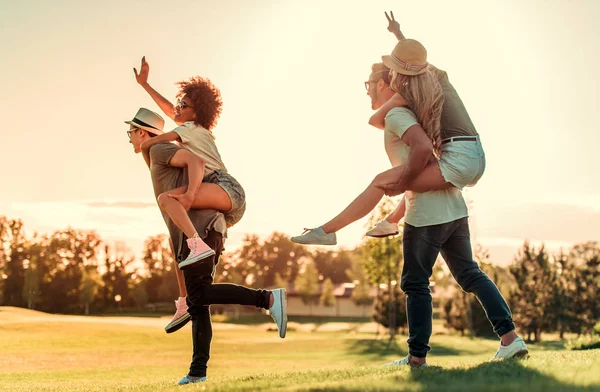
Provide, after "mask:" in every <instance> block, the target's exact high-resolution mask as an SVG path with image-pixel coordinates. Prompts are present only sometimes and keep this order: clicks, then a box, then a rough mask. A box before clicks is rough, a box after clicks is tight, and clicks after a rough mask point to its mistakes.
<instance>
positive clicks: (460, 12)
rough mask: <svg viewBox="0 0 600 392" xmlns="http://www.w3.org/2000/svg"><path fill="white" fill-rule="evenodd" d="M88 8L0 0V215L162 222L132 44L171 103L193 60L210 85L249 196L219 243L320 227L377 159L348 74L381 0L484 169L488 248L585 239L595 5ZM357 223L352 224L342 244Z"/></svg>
mask: <svg viewBox="0 0 600 392" xmlns="http://www.w3.org/2000/svg"><path fill="white" fill-rule="evenodd" d="M89 4H91V2H87V1H59V0H56V1H53V2H48V1H30V0H21V1H15V0H13V1H1V2H0V53H2V60H1V61H0V86H2V87H1V90H0V91H2V94H0V108H2V109H1V110H2V111H1V113H2V119H3V122H2V124H3V126H2V130H1V131H0V132H2V138H1V142H0V143H1V146H2V149H1V153H0V167H1V168H2V181H1V183H0V215H7V216H8V217H9V218H20V219H23V220H24V222H25V226H26V228H27V229H29V230H38V231H42V232H50V231H52V230H55V229H59V228H64V227H66V226H68V225H70V226H73V227H76V228H80V229H95V230H97V231H98V232H99V233H100V234H101V235H102V237H103V238H105V239H108V240H111V241H113V240H123V241H126V242H127V243H128V244H129V245H130V246H131V247H132V249H133V251H135V252H136V253H139V249H140V248H141V244H142V242H143V240H144V239H145V238H146V237H147V236H149V235H153V234H157V233H163V232H166V228H165V226H164V223H163V221H162V218H161V216H160V214H159V211H158V207H157V206H156V203H155V201H154V199H153V193H152V186H151V182H150V177H149V172H148V169H147V167H146V165H145V164H144V162H143V159H142V157H141V155H135V154H134V153H133V149H132V147H131V145H130V144H129V143H128V140H127V136H126V134H125V131H126V130H127V129H128V127H127V125H125V124H124V123H123V121H124V120H129V119H131V118H132V117H133V115H134V114H135V112H136V111H137V109H138V108H139V107H147V108H149V109H152V110H155V111H159V109H158V108H157V106H156V105H155V104H154V103H153V101H152V100H151V99H150V97H149V96H148V95H147V94H146V93H145V92H144V91H143V89H142V88H141V87H140V86H139V85H137V84H136V82H135V79H134V75H133V70H132V68H133V67H139V64H140V59H141V57H142V56H144V55H145V56H146V59H147V60H148V62H149V63H150V78H149V81H150V84H151V85H152V86H153V87H154V88H156V89H157V90H158V91H159V92H161V93H162V94H163V95H164V96H166V97H168V98H171V99H172V98H174V96H175V93H176V86H175V84H174V83H175V82H176V81H179V80H183V79H186V78H188V77H190V76H193V75H202V76H206V77H209V78H210V79H211V80H212V81H213V82H214V83H215V84H216V85H217V86H218V87H219V88H220V89H221V92H222V94H223V100H224V108H223V115H222V117H221V119H220V121H219V123H218V125H217V128H216V129H215V135H216V137H217V140H216V142H217V145H218V146H219V149H220V151H221V155H222V157H223V159H224V162H225V164H226V166H227V168H228V169H229V171H230V172H231V173H232V174H233V175H234V176H235V177H236V178H237V179H238V180H239V181H240V182H241V184H242V185H243V186H244V188H245V190H246V194H247V203H248V209H247V212H246V215H245V217H244V218H243V220H242V221H241V222H240V223H239V224H238V225H236V226H235V227H234V228H233V229H232V230H231V231H230V235H229V236H230V240H229V242H228V243H227V244H226V245H227V248H228V250H231V249H233V248H235V247H236V246H238V245H239V244H240V242H241V238H242V237H243V235H244V234H246V233H257V234H259V235H261V236H266V235H268V234H270V233H271V232H273V231H282V232H285V233H287V234H289V235H295V234H299V233H300V232H301V231H302V228H304V227H315V226H318V225H320V224H322V223H324V222H325V221H327V220H328V219H329V218H331V217H333V216H334V215H335V214H337V213H338V212H339V211H341V209H342V208H343V207H344V206H345V205H346V204H347V203H348V202H349V201H351V200H352V199H353V198H354V197H355V196H356V195H358V193H359V192H360V191H362V190H363V189H364V187H365V186H366V185H368V184H369V182H370V181H371V179H372V178H373V177H374V175H376V174H377V173H379V172H381V171H383V170H386V169H388V168H389V161H388V159H387V156H386V154H385V150H384V148H383V135H382V132H381V131H379V130H377V129H374V128H372V127H370V126H369V125H368V124H367V121H368V118H369V116H370V114H371V113H372V112H371V109H370V101H369V98H368V97H367V95H366V93H365V89H364V86H363V81H365V80H366V79H367V77H368V75H369V71H370V66H371V64H372V63H374V62H378V61H380V58H381V55H382V54H388V53H389V52H390V51H391V49H392V48H393V46H394V44H395V38H394V36H393V35H392V34H390V33H389V32H388V31H387V30H386V27H387V22H386V19H385V16H384V14H383V12H384V11H386V10H394V14H395V15H396V18H397V19H398V20H399V21H400V24H401V27H402V30H403V32H404V33H405V35H406V36H407V37H410V38H415V39H418V40H419V41H421V42H422V43H423V44H424V45H425V47H426V48H427V50H428V53H429V61H430V62H431V63H433V64H435V65H436V66H438V67H439V68H442V69H444V70H446V71H447V72H448V74H449V76H450V80H451V82H452V83H453V84H454V86H455V88H456V89H457V91H458V93H459V94H460V96H461V97H462V99H463V101H464V102H465V104H466V106H467V109H468V110H469V114H470V116H471V118H472V119H473V121H474V123H475V126H476V127H477V129H478V131H479V133H480V134H481V139H482V142H483V146H484V149H485V151H486V156H487V171H486V174H485V175H484V177H483V178H482V180H481V181H480V183H479V184H478V185H477V186H476V187H475V188H472V189H469V190H468V191H467V195H468V197H469V198H470V199H472V200H473V203H474V209H473V214H474V217H475V222H474V225H475V227H474V229H473V231H474V232H475V234H476V237H477V238H476V239H477V241H479V242H481V243H482V244H483V245H484V246H485V247H487V248H489V249H490V250H491V252H492V259H495V260H496V261H497V262H499V263H506V262H508V261H509V260H510V258H511V255H512V254H514V253H515V252H516V250H517V248H518V247H519V245H520V244H521V243H522V242H523V240H524V239H525V238H529V239H531V240H533V241H541V240H544V241H546V242H547V243H548V245H549V246H550V247H551V248H553V249H557V248H558V247H561V246H565V247H567V246H569V245H570V244H572V243H574V242H581V241H586V240H600V175H599V174H598V170H599V168H600V165H599V164H598V158H597V157H598V149H599V148H600V136H599V134H600V125H598V109H599V108H600V78H599V77H598V74H599V73H598V67H599V62H600V45H598V42H597V39H598V37H600V24H598V20H600V2H598V1H595V0H589V1H584V0H573V1H567V0H529V1H521V0H498V1H492V0H473V1H467V0H464V1H460V0H459V1H452V2H450V1H445V0H439V1H425V0H424V1H418V2H416V1H412V2H408V1H393V2H392V1H378V0H373V1H369V2H359V3H357V4H358V5H352V6H350V5H349V4H350V2H343V1H312V0H309V1H302V2H299V1H291V0H278V1H266V0H265V1H242V0H237V1H233V0H219V1H216V0H214V1H208V0H205V1H188V2H176V3H171V4H175V5H169V3H168V2H166V1H143V2H142V1H106V2H94V3H93V5H89ZM174 126H175V125H174V123H172V122H170V121H167V124H166V129H167V130H168V129H170V128H172V127H174ZM364 231H365V222H364V221H361V222H357V223H355V224H353V225H352V226H350V227H348V228H346V229H345V230H343V231H341V232H340V233H338V242H339V243H340V245H341V246H345V247H352V246H355V245H357V244H358V243H359V242H360V240H361V237H362V234H363V233H364Z"/></svg>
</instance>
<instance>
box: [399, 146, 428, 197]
mask: <svg viewBox="0 0 600 392" xmlns="http://www.w3.org/2000/svg"><path fill="white" fill-rule="evenodd" d="M430 156H431V149H429V148H420V147H412V146H411V149H410V152H409V154H408V162H407V163H406V170H405V171H404V175H403V176H402V177H401V178H400V180H399V181H398V185H397V187H398V188H401V189H404V190H405V191H406V190H410V186H411V185H412V183H413V182H414V181H415V179H416V178H417V177H418V176H419V174H421V172H422V171H423V169H425V167H426V166H427V164H428V163H429V158H430Z"/></svg>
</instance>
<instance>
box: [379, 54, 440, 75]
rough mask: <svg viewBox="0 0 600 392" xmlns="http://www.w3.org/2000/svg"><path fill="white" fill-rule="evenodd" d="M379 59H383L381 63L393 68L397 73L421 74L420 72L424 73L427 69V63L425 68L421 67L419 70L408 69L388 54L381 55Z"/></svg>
mask: <svg viewBox="0 0 600 392" xmlns="http://www.w3.org/2000/svg"><path fill="white" fill-rule="evenodd" d="M381 60H382V61H383V65H385V66H386V67H388V68H389V69H393V70H394V71H396V72H398V73H399V74H402V75H407V76H415V75H421V74H424V73H425V72H427V70H428V69H429V64H427V66H426V67H425V68H423V69H421V70H419V71H410V70H407V69H404V67H403V66H402V65H401V64H400V63H399V62H397V61H396V59H394V58H393V57H392V56H390V55H385V56H381Z"/></svg>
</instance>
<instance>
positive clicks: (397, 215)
mask: <svg viewBox="0 0 600 392" xmlns="http://www.w3.org/2000/svg"><path fill="white" fill-rule="evenodd" d="M405 212H406V203H405V200H404V198H402V201H401V202H400V204H399V205H398V207H396V209H395V210H394V211H392V213H391V214H389V215H388V217H387V218H385V220H386V221H388V222H390V223H395V224H398V223H399V222H400V219H402V217H404V213H405Z"/></svg>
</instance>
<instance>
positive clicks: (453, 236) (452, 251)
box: [400, 218, 515, 358]
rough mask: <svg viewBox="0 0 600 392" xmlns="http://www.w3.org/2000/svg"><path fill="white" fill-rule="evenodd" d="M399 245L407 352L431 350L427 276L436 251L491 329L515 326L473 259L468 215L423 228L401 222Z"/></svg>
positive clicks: (507, 329)
mask: <svg viewBox="0 0 600 392" xmlns="http://www.w3.org/2000/svg"><path fill="white" fill-rule="evenodd" d="M403 248H404V268H403V269H402V281H401V286H400V287H401V288H402V291H404V292H405V293H406V297H407V298H406V312H407V318H408V332H409V337H408V348H409V353H410V355H412V356H414V357H419V358H424V357H426V356H427V352H428V351H429V350H430V349H431V347H429V338H430V336H431V323H432V315H433V310H432V305H431V291H430V290H429V278H430V277H431V274H432V270H433V265H434V264H435V260H436V259H437V257H438V255H439V254H440V252H441V254H442V257H443V258H444V260H445V261H446V263H447V264H448V267H449V268H450V272H451V273H452V276H454V279H456V281H457V282H458V284H459V285H460V287H461V288H462V289H463V290H464V291H466V292H467V293H473V294H475V296H476V297H477V299H478V300H479V302H480V303H481V305H482V306H483V308H484V309H485V313H486V315H487V318H488V320H490V323H492V326H493V327H494V332H495V333H496V334H497V335H498V336H502V335H504V334H506V333H508V332H510V331H512V330H514V329H515V325H514V323H513V320H512V316H511V313H510V309H509V307H508V304H507V303H506V301H505V300H504V298H503V297H502V294H500V291H499V290H498V287H496V285H495V284H494V282H492V281H491V279H490V278H489V277H488V276H487V275H486V274H485V272H483V271H482V270H481V269H480V268H479V265H478V264H477V263H476V262H475V261H474V260H473V251H472V249H471V238H470V233H469V222H468V218H461V219H457V220H455V221H452V222H449V223H444V224H441V225H433V226H424V227H415V226H411V225H409V224H405V225H404V236H403Z"/></svg>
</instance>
